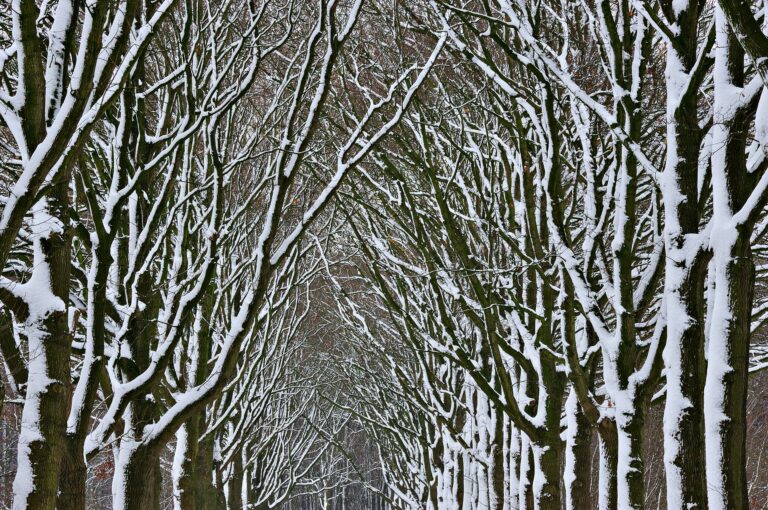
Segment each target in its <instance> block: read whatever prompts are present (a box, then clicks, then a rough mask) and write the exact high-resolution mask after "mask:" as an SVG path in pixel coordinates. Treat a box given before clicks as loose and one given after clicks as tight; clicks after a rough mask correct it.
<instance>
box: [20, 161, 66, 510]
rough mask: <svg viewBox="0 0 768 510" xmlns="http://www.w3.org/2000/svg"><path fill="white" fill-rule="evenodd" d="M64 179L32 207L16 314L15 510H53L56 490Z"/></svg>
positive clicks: (60, 441) (61, 411)
mask: <svg viewBox="0 0 768 510" xmlns="http://www.w3.org/2000/svg"><path fill="white" fill-rule="evenodd" d="M67 166H68V165H65V167H67ZM68 176H69V168H62V169H61V171H60V175H59V176H58V179H59V180H58V181H57V183H56V184H55V185H54V187H53V191H52V192H51V195H50V197H49V198H48V199H43V200H41V201H40V202H38V204H37V205H36V206H35V209H36V211H35V214H34V217H33V222H34V225H33V227H32V231H33V239H34V240H33V249H34V269H33V271H32V277H31V278H30V281H29V282H28V283H27V284H26V285H28V286H31V288H32V290H33V292H34V293H33V295H32V298H31V300H30V302H29V303H27V306H26V310H24V311H25V312H26V314H25V316H24V317H20V316H18V314H17V319H21V320H22V321H23V329H24V332H25V334H26V336H27V342H28V347H29V371H28V372H29V374H28V382H27V391H26V401H25V404H24V409H23V410H22V421H21V431H20V434H19V442H18V457H17V459H18V461H17V462H18V464H17V466H18V467H17V470H16V476H15V478H14V481H13V494H14V498H13V508H14V509H15V510H24V509H35V510H38V509H39V510H46V509H53V508H54V506H55V504H56V494H57V490H58V486H59V484H58V481H59V480H58V478H59V468H60V466H61V458H62V452H63V449H64V441H65V437H64V436H65V433H66V420H67V411H68V409H67V407H68V406H67V401H68V400H69V389H68V388H69V382H70V374H69V352H70V346H71V336H70V332H69V324H68V312H67V304H68V301H69V274H70V244H71V243H70V239H71V234H70V231H69V228H68V227H67V225H68V223H69V222H68V220H66V218H68V212H69V194H68V191H69V190H68V182H69V179H68ZM62 219H65V220H64V221H62Z"/></svg>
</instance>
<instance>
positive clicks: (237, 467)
mask: <svg viewBox="0 0 768 510" xmlns="http://www.w3.org/2000/svg"><path fill="white" fill-rule="evenodd" d="M227 495H228V497H227V510H242V508H243V459H242V456H241V455H240V453H239V452H238V453H236V454H235V455H234V456H233V457H232V464H231V469H230V472H229V479H228V480H227Z"/></svg>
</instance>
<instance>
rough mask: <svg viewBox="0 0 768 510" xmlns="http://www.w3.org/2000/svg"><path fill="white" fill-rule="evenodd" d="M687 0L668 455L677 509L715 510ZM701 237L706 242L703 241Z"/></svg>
mask: <svg viewBox="0 0 768 510" xmlns="http://www.w3.org/2000/svg"><path fill="white" fill-rule="evenodd" d="M700 4H701V2H697V1H693V0H687V1H684V2H678V5H675V6H674V7H672V6H671V4H670V5H667V6H665V9H666V10H665V14H666V16H667V18H668V19H669V20H670V23H674V24H675V25H676V26H677V27H678V33H677V34H676V37H675V38H674V40H673V41H672V42H670V44H669V45H668V48H667V66H666V74H667V140H668V144H667V159H666V167H665V169H664V174H663V177H662V181H663V183H662V192H663V196H664V211H665V221H664V238H665V251H666V264H665V282H664V297H665V306H666V314H667V315H666V316H667V318H668V326H667V340H666V346H665V349H664V365H665V368H666V372H665V373H666V379H667V392H666V400H665V410H664V460H665V470H666V481H667V500H668V505H669V509H670V510H678V509H688V508H696V509H699V510H704V509H706V508H707V495H706V480H705V468H704V466H705V465H706V463H705V448H704V415H703V398H704V377H705V359H704V313H705V306H704V284H705V279H706V267H707V260H706V255H705V253H704V252H703V248H704V247H703V246H701V245H700V241H699V240H698V239H696V234H698V233H699V213H700V210H699V209H700V207H701V204H699V195H698V174H699V170H698V161H699V152H700V144H701V135H700V129H699V119H698V110H697V101H698V97H697V94H696V93H689V91H688V90H687V87H688V86H689V85H688V83H694V82H693V81H689V79H690V77H691V73H692V72H693V69H694V65H695V63H696V58H697V51H698V46H699V44H698V38H699V35H698V26H699V17H700V13H699V5H700ZM696 243H699V244H698V245H697V244H696Z"/></svg>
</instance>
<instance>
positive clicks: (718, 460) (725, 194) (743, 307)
mask: <svg viewBox="0 0 768 510" xmlns="http://www.w3.org/2000/svg"><path fill="white" fill-rule="evenodd" d="M716 23H717V39H716V48H717V49H716V56H715V113H714V121H715V123H714V126H713V130H714V134H713V138H712V143H713V145H714V147H716V148H718V149H717V150H715V151H713V154H712V185H713V188H714V189H715V193H714V195H713V221H714V226H713V232H712V236H713V242H712V243H711V245H712V250H713V256H714V268H715V296H714V305H713V308H712V318H711V323H710V327H711V329H710V335H709V350H708V362H709V364H708V368H707V380H706V390H705V400H704V410H705V416H706V430H707V433H706V438H707V453H708V455H707V460H708V464H707V482H708V487H709V503H710V508H711V509H712V510H726V509H727V510H745V509H747V508H749V498H748V493H747V474H746V464H747V455H746V402H747V380H748V370H749V341H750V327H751V320H752V305H753V303H752V300H753V296H754V279H755V264H754V261H753V258H752V251H751V236H752V228H753V223H752V221H751V220H750V219H748V218H744V219H742V220H740V221H736V220H735V218H734V214H736V212H738V211H739V210H740V209H741V208H742V207H743V206H744V204H745V203H746V201H747V198H748V197H749V194H750V192H751V191H752V189H753V183H754V179H755V175H754V174H752V173H749V172H748V171H747V166H746V158H745V149H746V138H747V128H748V125H747V122H746V118H745V113H744V112H737V111H735V110H734V106H733V104H732V100H731V98H732V94H733V92H732V90H733V89H734V88H736V87H743V85H744V52H743V49H742V47H741V46H740V45H739V42H738V41H737V39H736V37H734V34H733V33H732V31H731V29H730V28H729V26H728V24H727V21H726V19H725V16H724V15H723V12H722V11H721V10H720V9H719V8H718V9H717V12H716ZM763 122H764V120H763Z"/></svg>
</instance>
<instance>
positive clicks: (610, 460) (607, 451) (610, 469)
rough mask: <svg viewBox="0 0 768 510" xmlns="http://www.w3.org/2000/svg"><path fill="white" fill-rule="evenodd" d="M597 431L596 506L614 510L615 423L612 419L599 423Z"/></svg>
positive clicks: (615, 471) (616, 465)
mask: <svg viewBox="0 0 768 510" xmlns="http://www.w3.org/2000/svg"><path fill="white" fill-rule="evenodd" d="M598 432H599V435H598V437H599V439H600V444H599V447H600V466H599V469H600V472H599V474H598V476H599V484H598V498H599V500H598V508H599V509H600V510H616V509H617V508H618V494H617V484H616V473H617V472H618V449H619V440H618V435H617V431H616V423H615V422H613V421H606V422H603V423H600V425H599V428H598Z"/></svg>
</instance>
